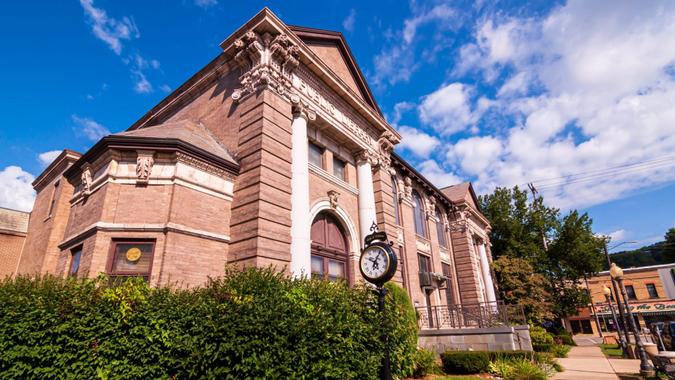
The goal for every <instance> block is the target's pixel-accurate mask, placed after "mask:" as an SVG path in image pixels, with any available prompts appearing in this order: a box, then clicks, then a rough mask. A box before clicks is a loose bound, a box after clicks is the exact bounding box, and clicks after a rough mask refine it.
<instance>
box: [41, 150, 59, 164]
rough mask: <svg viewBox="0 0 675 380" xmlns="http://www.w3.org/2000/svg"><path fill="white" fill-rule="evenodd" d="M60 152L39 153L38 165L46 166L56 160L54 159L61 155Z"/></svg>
mask: <svg viewBox="0 0 675 380" xmlns="http://www.w3.org/2000/svg"><path fill="white" fill-rule="evenodd" d="M61 152H62V151H61V150H50V151H48V152H44V153H40V154H39V155H38V161H40V164H42V166H47V165H49V164H51V163H52V161H54V160H55V159H56V157H58V156H59V154H61Z"/></svg>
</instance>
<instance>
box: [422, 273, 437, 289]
mask: <svg viewBox="0 0 675 380" xmlns="http://www.w3.org/2000/svg"><path fill="white" fill-rule="evenodd" d="M420 286H421V287H423V288H433V287H434V276H433V273H431V272H420Z"/></svg>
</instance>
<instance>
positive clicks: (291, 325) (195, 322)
mask: <svg viewBox="0 0 675 380" xmlns="http://www.w3.org/2000/svg"><path fill="white" fill-rule="evenodd" d="M108 283H109V282H108V280H107V279H106V278H103V277H102V278H99V279H96V280H74V279H59V278H54V277H42V278H37V279H28V278H23V277H20V278H16V279H5V280H3V281H0V378H2V379H26V378H41V379H42V378H44V379H57V378H78V379H80V378H81V379H94V378H110V379H113V378H114V379H149V378H165V379H166V378H176V379H195V378H218V379H241V378H265V379H377V378H378V372H379V364H380V362H381V360H382V355H381V352H382V342H381V340H380V339H379V337H380V336H381V335H382V333H383V332H384V331H385V330H383V327H382V326H385V328H386V327H387V326H391V325H394V324H396V322H398V323H400V324H402V325H405V324H406V323H407V322H405V321H404V320H407V319H408V317H407V316H405V315H404V314H406V313H407V314H409V311H407V312H405V313H404V312H403V310H405V308H403V307H402V306H400V305H399V304H394V305H392V304H391V301H393V300H396V301H397V302H398V299H397V296H392V297H390V302H388V305H389V306H388V307H387V310H386V313H385V314H386V318H385V323H382V320H381V318H380V315H379V314H378V313H377V312H376V309H375V306H376V304H377V299H376V296H375V294H374V293H373V292H372V291H371V290H370V289H367V288H365V287H355V288H352V289H350V288H348V287H347V286H345V285H343V284H334V283H328V282H326V281H318V280H308V279H302V280H300V279H290V278H287V277H285V276H283V275H282V274H279V273H276V272H274V271H272V270H271V269H247V270H244V271H241V272H234V271H231V270H228V271H227V274H226V275H225V276H224V277H223V278H221V279H217V280H213V281H211V282H210V283H209V284H208V285H207V286H205V287H203V288H197V289H187V290H186V289H182V290H172V289H167V288H159V289H155V288H150V287H148V286H147V284H146V283H145V282H143V281H142V280H137V279H130V280H128V281H125V282H123V283H121V284H120V285H119V286H116V287H110V286H108ZM393 293H394V292H391V293H390V294H393ZM406 326H407V325H406ZM388 334H389V337H390V340H391V342H392V344H393V345H394V346H395V347H394V349H393V352H395V353H396V355H402V358H401V360H400V361H399V360H398V359H399V357H398V356H394V355H392V358H395V359H396V360H392V362H394V363H395V365H394V368H395V370H394V371H393V372H394V375H395V376H398V377H403V376H407V375H408V373H410V372H411V368H410V367H405V365H406V363H412V353H413V352H414V349H415V346H414V345H413V346H412V348H406V347H404V345H405V344H409V342H411V341H412V340H413V338H412V337H411V335H410V328H409V326H408V327H405V328H402V329H394V330H391V331H388ZM407 352H410V356H406V355H407Z"/></svg>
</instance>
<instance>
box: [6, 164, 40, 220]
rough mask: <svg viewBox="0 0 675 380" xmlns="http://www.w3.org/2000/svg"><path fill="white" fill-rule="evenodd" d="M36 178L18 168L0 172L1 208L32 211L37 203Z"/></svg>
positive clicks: (9, 167) (14, 167)
mask: <svg viewBox="0 0 675 380" xmlns="http://www.w3.org/2000/svg"><path fill="white" fill-rule="evenodd" d="M34 179H35V177H33V175H32V174H30V173H28V172H26V171H24V170H23V169H21V168H20V167H18V166H7V167H5V168H4V169H2V170H0V207H6V208H11V209H15V210H21V211H30V210H31V209H32V208H33V202H34V201H35V191H34V190H33V186H32V185H31V182H33V180H34Z"/></svg>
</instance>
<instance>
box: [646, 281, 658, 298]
mask: <svg viewBox="0 0 675 380" xmlns="http://www.w3.org/2000/svg"><path fill="white" fill-rule="evenodd" d="M647 292H649V298H659V292H657V291H656V285H654V284H647Z"/></svg>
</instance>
